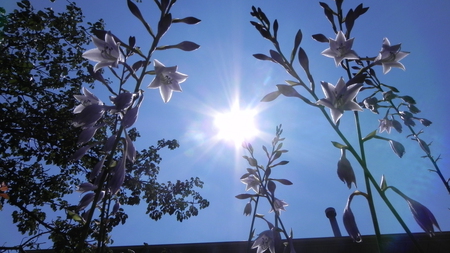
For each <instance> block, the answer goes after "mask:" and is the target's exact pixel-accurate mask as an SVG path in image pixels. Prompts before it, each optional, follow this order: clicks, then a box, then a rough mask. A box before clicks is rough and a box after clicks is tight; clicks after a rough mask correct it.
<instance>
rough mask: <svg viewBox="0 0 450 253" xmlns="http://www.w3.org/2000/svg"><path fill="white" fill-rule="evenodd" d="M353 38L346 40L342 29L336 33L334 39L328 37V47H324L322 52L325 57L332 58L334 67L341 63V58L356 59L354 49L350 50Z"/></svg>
mask: <svg viewBox="0 0 450 253" xmlns="http://www.w3.org/2000/svg"><path fill="white" fill-rule="evenodd" d="M353 40H354V38H351V39H349V40H347V38H345V35H344V33H343V32H342V31H339V32H338V34H337V35H336V39H335V40H333V39H331V38H330V39H329V41H330V47H329V48H327V49H325V50H324V51H323V52H322V54H323V55H324V56H326V57H330V58H334V62H335V63H336V67H337V66H339V65H341V62H342V60H344V59H348V60H358V59H359V57H358V55H357V54H356V52H355V51H353V50H352V46H353Z"/></svg>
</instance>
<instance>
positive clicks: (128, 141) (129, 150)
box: [125, 133, 136, 163]
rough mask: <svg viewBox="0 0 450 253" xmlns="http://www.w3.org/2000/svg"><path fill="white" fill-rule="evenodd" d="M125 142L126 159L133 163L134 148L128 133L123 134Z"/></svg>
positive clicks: (134, 158)
mask: <svg viewBox="0 0 450 253" xmlns="http://www.w3.org/2000/svg"><path fill="white" fill-rule="evenodd" d="M125 143H126V145H127V159H128V160H130V162H132V163H134V161H135V160H136V149H135V148H134V145H133V141H131V139H130V136H128V133H127V134H125Z"/></svg>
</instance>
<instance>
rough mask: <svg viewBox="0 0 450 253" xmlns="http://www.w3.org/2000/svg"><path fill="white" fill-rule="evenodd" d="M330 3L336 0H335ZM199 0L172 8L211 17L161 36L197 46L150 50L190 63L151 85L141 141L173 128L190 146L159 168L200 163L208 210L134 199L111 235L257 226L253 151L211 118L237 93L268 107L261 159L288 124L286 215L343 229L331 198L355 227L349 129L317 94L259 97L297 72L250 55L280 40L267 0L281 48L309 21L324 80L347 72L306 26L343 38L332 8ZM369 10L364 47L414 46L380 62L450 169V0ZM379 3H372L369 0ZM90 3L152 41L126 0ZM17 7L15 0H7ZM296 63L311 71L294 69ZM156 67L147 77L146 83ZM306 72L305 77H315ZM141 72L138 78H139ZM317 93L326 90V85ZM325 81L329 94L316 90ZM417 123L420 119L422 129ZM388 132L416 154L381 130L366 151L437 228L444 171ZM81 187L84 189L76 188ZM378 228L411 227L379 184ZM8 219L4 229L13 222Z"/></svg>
mask: <svg viewBox="0 0 450 253" xmlns="http://www.w3.org/2000/svg"><path fill="white" fill-rule="evenodd" d="M326 2H327V3H328V4H330V6H332V5H334V3H333V1H326ZM360 2H361V1H353V0H348V1H345V3H344V7H345V9H348V8H350V7H352V8H354V7H356V5H358V4H359V3H360ZM32 3H33V4H39V6H40V7H46V6H51V7H53V8H54V9H55V10H61V6H62V5H64V4H65V3H66V2H65V1H62V0H59V1H56V3H50V2H49V1H32ZM280 3H281V1H274V0H267V1H256V0H246V1H240V0H228V1H194V0H179V1H178V2H177V3H176V5H175V6H174V7H173V11H172V15H173V17H177V18H183V17H187V16H195V17H197V18H199V19H201V20H202V22H201V23H200V24H198V25H195V26H187V25H182V24H174V25H173V26H172V27H171V28H170V30H169V31H168V33H167V34H166V36H164V38H163V39H162V41H161V45H164V44H166V45H168V44H177V43H178V42H180V41H183V40H190V41H194V42H196V43H197V44H200V45H201V48H200V49H199V50H197V51H194V52H183V51H180V50H169V51H160V52H156V53H155V54H154V57H153V58H154V59H158V60H159V61H161V62H162V63H163V64H165V65H166V66H173V65H178V68H179V71H180V72H182V73H185V74H187V75H189V78H188V79H187V81H186V82H184V83H182V84H181V86H182V88H183V92H182V93H174V95H173V97H172V99H171V101H170V102H169V103H168V104H164V103H163V102H162V100H161V97H160V95H159V92H158V91H157V90H146V92H145V100H144V102H143V104H142V107H141V110H140V115H139V119H138V123H137V124H136V125H135V126H136V127H137V128H138V130H139V131H140V133H141V136H142V137H141V138H140V139H139V141H138V143H136V144H135V145H136V147H137V149H143V148H146V147H148V146H149V145H152V144H154V143H155V142H156V141H157V140H158V139H161V138H166V139H177V140H178V141H179V142H180V144H181V147H180V148H179V149H176V150H174V151H163V152H162V157H163V161H162V163H161V168H162V169H161V173H160V177H159V179H160V181H163V182H164V181H167V180H172V181H173V180H176V179H182V180H183V179H187V178H190V177H195V176H198V177H200V178H201V179H202V180H203V181H204V182H205V186H204V188H203V190H201V193H202V195H203V196H204V197H205V198H207V199H208V200H209V201H210V203H211V204H210V207H208V208H207V209H205V210H201V211H200V212H199V216H197V217H193V218H191V219H189V220H186V221H183V222H182V223H179V222H177V221H176V219H175V217H170V216H165V217H163V218H162V220H160V221H157V222H155V221H153V220H151V219H150V218H148V217H147V216H146V215H145V210H146V207H145V206H144V205H142V206H139V207H125V211H126V212H127V213H128V215H129V219H128V220H127V223H126V224H125V225H124V226H119V227H117V228H116V229H115V230H114V231H113V233H112V236H113V239H114V241H115V244H114V245H138V244H142V243H143V242H146V243H148V244H166V243H193V242H218V241H241V240H246V239H247V237H248V231H249V226H250V221H251V219H250V217H246V216H244V215H242V212H243V209H244V206H245V204H246V201H243V200H238V199H236V198H235V197H234V196H235V195H237V194H240V193H244V191H245V185H244V184H242V183H241V182H240V180H239V178H240V177H241V175H242V174H244V173H245V172H246V168H247V167H248V165H247V162H246V161H245V160H244V159H242V155H247V154H246V153H245V152H244V150H243V149H242V148H240V147H238V148H236V147H235V146H234V144H233V143H231V142H227V141H223V140H218V139H217V138H216V134H217V129H216V127H215V126H214V124H213V121H214V116H215V115H217V114H218V113H221V112H226V111H229V110H230V108H231V107H232V105H233V104H234V103H239V104H240V106H241V108H252V109H254V110H256V111H258V114H257V115H256V118H255V122H256V124H257V127H258V129H259V130H260V132H261V134H260V135H259V136H257V137H256V138H255V139H254V140H252V142H251V143H252V144H253V147H254V148H255V150H256V152H257V154H258V155H257V157H260V159H261V162H265V160H264V154H263V151H262V149H261V148H260V147H261V146H262V145H266V146H269V145H270V141H271V139H272V136H273V134H274V132H275V126H277V125H279V124H283V129H284V134H283V136H284V137H286V140H285V144H284V147H285V148H286V149H288V150H289V152H288V153H287V154H285V155H284V156H283V157H284V158H283V159H284V160H289V161H290V163H289V164H288V165H286V166H281V167H279V168H277V169H276V170H274V171H273V174H272V176H273V177H278V178H286V179H289V180H290V181H292V182H293V183H294V184H293V185H291V186H281V185H279V186H278V188H277V191H278V196H279V197H280V198H281V199H283V200H284V201H286V202H287V203H288V204H289V206H288V207H286V209H287V211H286V212H283V213H282V215H281V216H282V219H283V222H284V224H285V226H286V227H287V229H290V228H292V229H293V231H294V237H295V238H311V237H328V236H333V234H332V230H331V227H330V224H329V221H328V219H327V218H326V217H325V213H324V211H325V209H326V208H327V207H334V208H336V210H337V213H338V217H337V219H338V223H339V226H340V228H341V232H342V233H343V235H345V236H347V233H346V232H345V229H344V226H343V224H342V220H341V215H342V210H343V208H344V206H345V204H346V201H347V197H348V195H349V194H350V193H351V192H352V191H353V190H354V188H352V190H349V189H348V188H347V187H346V186H345V185H344V184H343V183H342V182H341V181H340V180H339V179H338V177H337V175H336V164H337V161H338V159H339V157H340V152H339V150H338V149H336V148H334V147H333V146H332V145H331V141H339V139H338V136H337V135H336V134H334V133H333V132H332V129H331V127H330V126H329V125H328V123H327V122H326V121H325V119H324V118H323V116H322V115H321V114H319V111H318V110H317V109H316V108H312V107H310V106H307V105H305V104H303V103H302V102H300V100H297V99H295V98H286V97H279V98H278V99H277V100H275V101H274V102H271V103H260V102H259V101H260V100H261V98H262V97H263V96H264V95H266V94H267V93H269V92H272V91H274V90H275V89H276V87H275V85H276V84H282V83H284V80H287V79H292V78H291V77H290V76H289V75H288V74H287V73H286V72H285V71H284V70H283V69H282V67H280V66H279V65H276V64H273V63H271V62H268V61H258V60H256V59H255V58H253V57H252V54H255V53H264V54H268V51H269V49H273V47H272V45H271V43H270V42H268V41H267V40H265V39H263V38H261V37H260V35H259V33H258V32H257V31H256V30H255V29H254V28H253V27H252V26H251V25H250V23H249V21H250V20H254V19H253V18H252V17H251V16H250V14H249V13H250V11H251V6H252V5H255V6H256V7H261V8H262V10H263V11H265V13H266V15H267V16H268V17H269V19H270V20H272V21H273V19H274V18H276V19H278V22H279V25H280V28H279V31H278V36H279V40H280V43H281V48H282V49H284V52H285V54H287V55H288V54H289V53H290V50H291V49H292V45H293V40H294V36H295V33H296V32H297V30H298V29H301V30H302V32H303V42H302V47H303V48H304V49H305V51H306V52H307V54H308V56H309V60H310V69H311V73H312V74H313V76H314V78H315V80H316V83H319V81H322V80H323V81H327V82H330V83H333V84H335V83H336V82H337V80H338V79H339V78H340V77H341V76H344V77H345V73H344V72H343V71H342V70H341V69H340V68H336V66H335V64H334V61H333V60H332V59H330V58H326V57H324V56H321V55H320V52H322V51H323V50H324V49H326V48H327V44H323V43H318V42H316V41H313V40H312V39H310V38H311V37H310V36H311V35H312V34H316V33H323V34H325V35H326V36H327V37H332V38H334V37H335V35H334V34H333V31H332V30H331V26H330V25H329V22H328V21H327V20H326V18H325V16H324V15H323V11H322V8H321V7H320V6H319V4H318V2H315V1H283V2H282V4H280ZM364 4H365V5H367V6H369V7H370V9H369V11H368V12H367V13H366V14H365V15H363V16H362V17H360V18H359V19H358V20H357V22H356V24H355V27H354V29H353V32H352V37H355V41H354V50H355V51H356V52H358V54H359V55H368V56H376V55H377V53H378V51H379V50H380V48H381V43H382V39H383V38H384V37H388V38H389V40H390V41H391V43H392V44H398V43H402V50H404V51H409V52H411V54H410V55H409V56H408V57H406V58H405V59H404V60H402V63H403V64H404V65H405V66H406V71H402V70H400V69H393V70H391V72H390V73H389V74H387V75H383V74H382V72H381V67H380V71H379V72H378V76H379V78H381V80H382V82H384V83H386V84H388V85H393V86H396V87H397V88H398V89H399V90H400V92H401V94H402V95H410V96H412V97H414V98H415V99H416V101H417V107H418V108H419V109H421V110H422V112H421V113H420V114H419V115H418V116H419V117H424V118H427V119H430V120H431V121H433V124H432V125H431V126H430V127H428V128H426V129H425V133H424V134H422V135H421V137H422V138H423V139H424V140H426V141H427V142H432V145H431V147H430V148H431V150H432V152H433V154H434V155H436V156H437V155H439V154H441V156H442V158H443V159H442V160H440V161H439V165H440V168H441V169H442V171H443V173H444V175H447V177H448V176H450V172H449V171H448V168H449V165H450V164H449V159H448V158H449V157H450V152H449V149H448V144H447V143H448V142H449V141H450V136H449V131H448V130H447V124H448V122H449V116H448V110H447V108H448V107H449V106H450V102H449V99H448V98H447V94H448V93H447V92H449V91H450V88H449V87H448V84H447V73H448V69H447V68H448V67H447V66H448V64H447V58H448V57H449V56H450V49H449V47H448V40H449V35H448V34H450V27H449V25H448V24H450V17H449V16H448V13H447V12H448V10H449V9H450V2H447V1H439V2H437V1H436V2H425V1H418V0H414V1H408V2H403V1H390V2H389V4H387V1H370V2H369V1H366V2H365V3H364ZM369 4H370V5H369ZM77 5H78V6H80V7H82V8H83V12H84V14H85V16H86V20H90V21H93V20H96V19H98V18H103V19H104V20H105V22H106V24H107V29H108V30H111V31H112V32H113V33H114V34H115V35H116V36H118V37H119V38H122V39H125V40H126V39H127V38H128V36H130V35H132V36H136V39H137V45H138V46H140V47H141V48H142V49H143V51H145V50H146V49H147V45H149V44H150V43H151V41H150V36H148V35H147V34H146V32H145V30H144V29H143V27H142V25H141V24H140V22H139V21H138V20H137V19H135V18H134V16H133V15H132V14H131V13H130V12H129V11H128V8H127V6H126V1H125V0H123V1H115V3H114V4H111V2H110V1H107V0H96V1H89V3H88V2H87V1H78V3H77ZM138 6H139V8H140V9H141V12H142V13H143V15H144V17H145V18H146V19H147V21H148V23H150V25H151V26H153V27H155V26H156V21H157V20H156V19H155V18H156V17H157V16H158V15H157V13H158V12H157V11H156V6H155V5H154V3H153V1H150V0H143V3H139V4H138ZM6 7H7V10H10V9H11V8H13V6H6ZM298 72H301V71H300V70H298ZM151 80H152V78H151V77H150V76H149V77H147V78H146V83H150V82H151ZM305 80H306V78H305ZM131 85H132V84H130V87H131ZM98 87H99V88H98V89H96V90H95V91H94V92H95V93H96V94H99V96H100V97H103V98H102V100H103V101H108V100H107V93H106V92H105V91H103V90H102V89H101V88H100V85H98ZM318 93H319V94H320V90H319V92H318ZM321 96H322V95H321V94H320V97H321ZM382 117H383V115H382V114H380V115H375V114H373V113H371V112H369V111H364V112H363V113H362V114H361V119H362V120H363V121H364V124H363V135H365V134H367V133H369V132H371V131H373V130H375V129H376V128H377V126H378V119H380V118H382ZM341 121H342V122H341V129H343V131H344V133H346V134H348V136H349V137H348V138H349V139H350V140H351V142H352V143H355V138H356V134H354V132H355V131H354V127H353V117H352V114H351V113H348V112H347V113H345V114H344V116H343V118H342V120H341ZM422 128H423V127H421V126H420V125H417V126H416V127H415V129H416V130H417V131H418V130H420V129H422ZM380 135H381V136H384V137H388V138H392V139H394V140H397V141H400V142H402V143H403V144H404V145H405V147H406V154H405V155H404V156H403V158H401V159H400V158H398V157H397V156H396V155H395V154H394V153H393V152H392V151H391V149H390V147H389V144H388V143H387V142H384V141H379V140H372V141H369V142H368V145H367V161H368V164H369V168H370V169H371V171H372V173H373V175H374V177H375V178H376V179H377V180H378V179H379V178H380V177H381V175H382V174H384V175H385V176H386V178H387V182H388V183H389V184H390V185H393V186H396V187H397V188H399V189H400V190H402V191H403V192H404V193H405V194H406V195H408V196H410V197H411V198H413V199H415V200H417V201H419V202H420V203H422V204H424V205H425V206H427V207H428V208H429V209H430V210H431V211H432V212H433V213H434V214H435V216H436V218H437V220H438V222H439V224H440V226H441V229H442V230H444V231H448V230H449V229H450V220H449V219H448V215H449V209H448V208H449V207H450V203H449V195H448V192H446V190H445V188H444V186H443V185H442V183H441V182H440V181H439V179H438V177H437V175H436V174H434V173H431V172H429V171H428V169H431V163H430V162H429V161H428V160H425V159H422V158H420V156H422V155H423V153H422V151H421V150H420V148H419V146H418V145H417V143H416V142H414V141H411V140H410V139H408V138H406V135H407V133H403V134H398V133H396V132H393V133H391V134H390V135H387V134H386V133H383V134H380ZM349 159H350V161H351V162H352V165H353V168H354V170H355V173H356V178H357V179H356V180H357V183H358V189H359V190H361V191H365V186H364V182H363V177H362V169H361V168H360V167H359V166H357V163H356V161H355V160H354V159H353V158H349ZM75 195H76V194H74V199H75V200H76V199H77V198H78V195H76V196H75ZM388 196H389V197H390V198H391V201H392V202H393V204H394V206H395V207H396V208H397V210H398V212H399V213H400V215H401V216H402V217H403V219H404V220H405V222H406V223H407V224H408V226H409V227H410V229H411V230H412V231H413V232H422V230H421V229H420V227H419V226H418V225H417V224H416V223H415V221H414V219H413V218H412V215H411V213H410V211H409V208H408V206H407V205H406V202H405V201H404V200H403V199H401V198H400V197H398V196H397V195H395V194H393V192H390V193H388ZM375 201H376V207H377V212H378V216H379V220H380V228H381V231H382V233H401V232H403V231H402V229H401V227H400V225H398V223H397V222H396V221H395V219H394V218H393V216H392V215H391V214H390V212H389V211H388V210H387V208H386V207H385V205H384V203H382V202H381V201H380V200H379V198H378V197H375ZM269 210H270V207H269V206H264V205H263V206H261V207H260V209H259V213H263V214H266V217H267V218H268V219H272V216H271V215H270V214H269V213H268V211H269ZM352 210H353V212H354V214H355V216H356V221H357V223H358V225H359V228H360V232H361V234H363V235H367V234H373V233H374V231H373V227H372V225H371V222H370V214H369V209H368V206H367V204H366V201H365V200H364V199H363V198H356V199H355V200H354V201H353V202H352ZM8 212H11V209H8V207H7V206H5V207H4V211H3V212H1V213H0V215H1V217H2V219H3V220H9V219H10V218H9V217H10V216H9V213H8ZM265 229H267V227H266V224H265V223H264V222H262V221H259V222H257V225H256V232H257V233H258V232H262V231H263V230H265ZM11 230H13V231H15V228H14V227H13V226H12V225H10V229H8V230H5V229H2V231H0V238H2V239H0V244H3V243H4V242H8V244H10V242H11V243H12V242H14V241H17V242H19V241H20V238H21V236H20V235H19V234H12V233H10V232H11ZM6 231H8V234H5V233H6Z"/></svg>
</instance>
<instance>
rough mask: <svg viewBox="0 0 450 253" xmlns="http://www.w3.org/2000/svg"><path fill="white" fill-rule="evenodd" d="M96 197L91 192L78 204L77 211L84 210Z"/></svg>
mask: <svg viewBox="0 0 450 253" xmlns="http://www.w3.org/2000/svg"><path fill="white" fill-rule="evenodd" d="M94 197H95V193H93V192H90V193H87V194H86V195H84V196H83V197H82V198H81V200H80V202H79V203H78V206H77V211H82V210H84V209H85V208H86V207H87V206H88V205H89V204H90V203H91V202H92V201H93V200H94Z"/></svg>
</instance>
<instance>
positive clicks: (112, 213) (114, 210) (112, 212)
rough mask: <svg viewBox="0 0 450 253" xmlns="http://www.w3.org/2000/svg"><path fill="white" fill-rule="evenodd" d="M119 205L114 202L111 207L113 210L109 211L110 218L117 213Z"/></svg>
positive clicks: (117, 202)
mask: <svg viewBox="0 0 450 253" xmlns="http://www.w3.org/2000/svg"><path fill="white" fill-rule="evenodd" d="M119 208H120V203H119V201H117V200H116V203H115V204H114V206H113V210H112V211H111V214H110V215H111V216H113V215H116V213H117V211H119Z"/></svg>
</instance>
